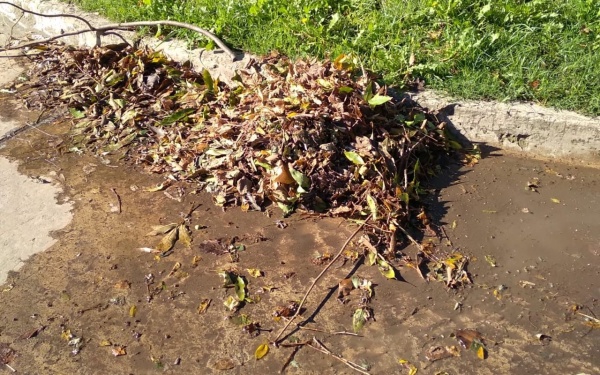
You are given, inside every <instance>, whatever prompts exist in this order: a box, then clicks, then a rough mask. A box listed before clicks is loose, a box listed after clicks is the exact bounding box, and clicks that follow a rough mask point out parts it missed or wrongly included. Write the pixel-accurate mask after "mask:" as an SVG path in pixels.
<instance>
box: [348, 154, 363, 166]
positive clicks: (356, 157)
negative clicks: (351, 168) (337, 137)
mask: <svg viewBox="0 0 600 375" xmlns="http://www.w3.org/2000/svg"><path fill="white" fill-rule="evenodd" d="M344 155H345V156H346V158H347V159H348V160H350V161H351V162H353V163H354V164H356V165H363V164H365V161H364V160H363V158H362V157H361V156H360V155H359V154H357V153H356V152H352V151H344Z"/></svg>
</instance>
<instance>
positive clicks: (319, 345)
mask: <svg viewBox="0 0 600 375" xmlns="http://www.w3.org/2000/svg"><path fill="white" fill-rule="evenodd" d="M307 346H309V347H311V348H313V349H315V350H317V351H319V352H321V353H324V354H327V355H330V356H332V357H333V358H335V359H337V360H338V361H340V362H342V363H343V364H345V365H346V366H348V367H350V368H351V369H353V370H355V371H358V372H360V373H361V374H365V375H369V373H368V372H367V371H365V368H364V367H363V366H360V365H357V364H356V363H354V362H350V361H349V360H347V359H345V358H343V357H340V356H339V355H337V354H334V353H333V352H332V351H331V350H329V349H327V347H326V346H325V345H323V343H322V342H320V341H319V340H317V338H316V337H313V342H312V343H308V344H307Z"/></svg>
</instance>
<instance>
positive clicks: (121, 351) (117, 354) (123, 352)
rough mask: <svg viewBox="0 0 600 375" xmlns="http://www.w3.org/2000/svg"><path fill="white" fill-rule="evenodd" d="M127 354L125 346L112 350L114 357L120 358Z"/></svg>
mask: <svg viewBox="0 0 600 375" xmlns="http://www.w3.org/2000/svg"><path fill="white" fill-rule="evenodd" d="M126 354H127V350H125V347H124V346H116V347H114V348H112V355H114V356H115V357H120V356H123V355H126Z"/></svg>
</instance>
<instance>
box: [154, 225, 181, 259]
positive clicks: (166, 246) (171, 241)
mask: <svg viewBox="0 0 600 375" xmlns="http://www.w3.org/2000/svg"><path fill="white" fill-rule="evenodd" d="M177 232H178V230H177V228H174V229H171V231H170V232H169V233H167V235H166V236H164V237H163V238H162V240H160V242H159V243H158V245H156V250H158V251H159V252H161V253H164V252H166V251H169V250H171V249H172V248H173V246H174V245H175V242H177Z"/></svg>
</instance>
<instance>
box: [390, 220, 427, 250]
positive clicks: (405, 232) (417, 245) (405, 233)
mask: <svg viewBox="0 0 600 375" xmlns="http://www.w3.org/2000/svg"><path fill="white" fill-rule="evenodd" d="M394 224H395V225H396V228H398V229H400V230H401V231H402V233H404V235H405V236H406V238H408V239H409V240H410V242H412V243H413V244H414V245H415V246H416V247H417V248H418V249H419V251H423V246H421V244H420V243H418V242H417V240H415V239H414V238H413V237H412V236H411V235H410V234H408V232H407V231H406V229H404V228H402V226H401V225H400V224H398V223H397V222H394Z"/></svg>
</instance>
